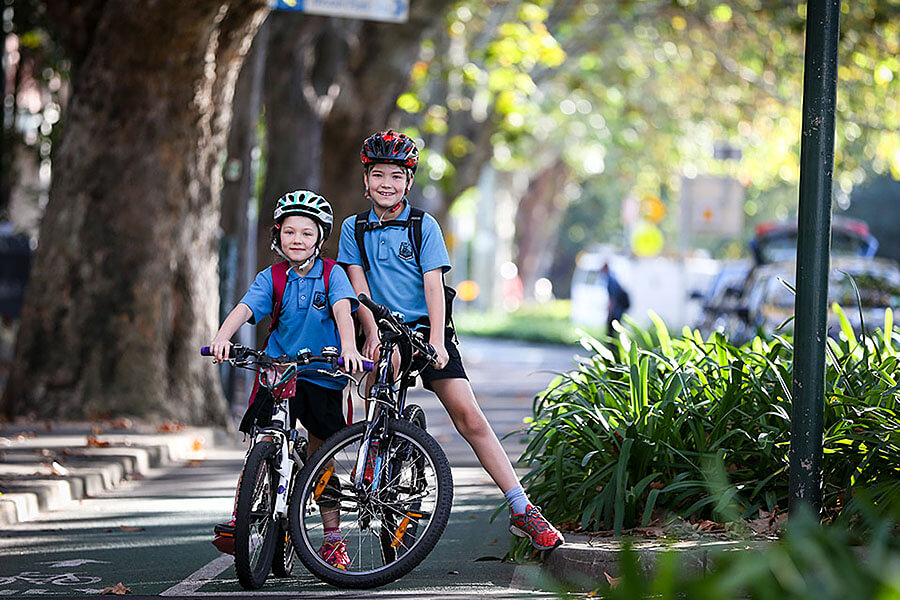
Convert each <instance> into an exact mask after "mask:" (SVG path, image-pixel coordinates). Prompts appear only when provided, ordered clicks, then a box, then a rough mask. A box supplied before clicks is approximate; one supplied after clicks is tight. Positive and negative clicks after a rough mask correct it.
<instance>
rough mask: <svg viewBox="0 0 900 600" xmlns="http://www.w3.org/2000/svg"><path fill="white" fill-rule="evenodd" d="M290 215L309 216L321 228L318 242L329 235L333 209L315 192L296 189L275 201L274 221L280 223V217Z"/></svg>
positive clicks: (331, 226)
mask: <svg viewBox="0 0 900 600" xmlns="http://www.w3.org/2000/svg"><path fill="white" fill-rule="evenodd" d="M291 215H300V216H303V217H309V218H310V219H312V220H313V221H315V222H316V223H318V224H319V226H320V227H321V228H322V231H321V233H322V236H321V239H320V240H319V244H322V243H324V242H325V240H327V239H328V236H329V235H331V229H332V228H333V227H334V211H333V210H332V209H331V205H330V204H328V200H326V199H325V198H323V197H322V196H320V195H318V194H316V193H315V192H310V191H307V190H297V191H296V192H289V193H287V194H285V195H284V196H282V197H281V198H279V199H278V202H276V203H275V223H281V221H282V219H284V218H285V217H289V216H291Z"/></svg>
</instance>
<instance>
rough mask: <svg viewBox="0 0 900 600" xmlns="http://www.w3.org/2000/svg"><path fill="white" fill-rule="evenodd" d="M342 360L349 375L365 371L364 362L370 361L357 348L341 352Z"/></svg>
mask: <svg viewBox="0 0 900 600" xmlns="http://www.w3.org/2000/svg"><path fill="white" fill-rule="evenodd" d="M341 358H343V359H344V370H345V371H347V372H348V373H354V372H358V371H362V370H363V361H364V360H369V359H368V358H366V357H365V356H363V355H362V354H360V353H359V352H357V351H356V348H348V349H347V350H344V351H343V352H341Z"/></svg>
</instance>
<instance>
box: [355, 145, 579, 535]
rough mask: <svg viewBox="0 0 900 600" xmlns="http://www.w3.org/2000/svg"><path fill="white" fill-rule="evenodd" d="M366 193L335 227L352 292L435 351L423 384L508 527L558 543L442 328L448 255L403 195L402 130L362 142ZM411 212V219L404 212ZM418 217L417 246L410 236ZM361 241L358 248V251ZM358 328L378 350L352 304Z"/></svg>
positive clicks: (406, 150)
mask: <svg viewBox="0 0 900 600" xmlns="http://www.w3.org/2000/svg"><path fill="white" fill-rule="evenodd" d="M360 159H361V161H362V163H363V166H364V168H365V172H364V174H363V183H364V184H365V193H366V199H367V200H369V201H370V202H371V203H372V208H371V210H370V211H368V215H367V216H365V213H363V215H364V218H365V222H363V221H362V220H360V221H359V225H357V217H355V216H353V217H350V218H348V219H346V220H345V221H344V223H343V225H342V226H341V239H340V245H339V249H338V259H337V260H338V263H339V264H342V265H346V266H347V274H348V275H349V277H350V283H352V284H353V289H354V290H356V293H357V294H360V293H365V294H368V295H369V296H370V297H371V298H372V299H373V300H374V301H375V302H378V303H380V304H383V305H385V306H387V307H388V308H389V309H391V310H392V311H399V312H400V313H402V314H403V318H404V320H405V321H406V323H408V324H412V326H414V327H416V328H417V329H419V330H420V331H423V333H424V334H425V335H426V337H427V339H428V341H429V343H430V344H431V345H432V346H434V349H435V350H436V352H437V364H436V365H435V366H429V367H426V368H425V369H424V370H423V371H422V373H421V375H422V383H423V385H424V386H425V388H426V389H428V390H431V391H433V392H434V393H436V394H437V396H438V398H439V399H440V401H441V403H442V404H443V405H444V407H445V408H446V409H447V412H448V413H449V414H450V418H451V419H452V420H453V424H454V426H455V427H456V429H457V431H459V433H460V435H462V436H463V438H465V440H466V441H467V442H468V443H469V445H470V446H471V447H472V450H474V451H475V454H476V456H478V460H479V461H480V462H481V465H482V466H483V467H484V469H485V470H486V471H487V472H488V474H489V475H490V476H491V478H492V479H493V480H494V483H496V484H497V486H498V487H499V488H500V490H501V491H502V492H503V495H504V496H505V497H506V500H507V502H508V503H509V506H510V512H511V514H510V531H511V532H512V533H513V534H515V535H518V536H520V537H529V538H531V543H532V545H533V546H534V547H535V548H537V549H539V550H549V549H551V548H555V547H557V546H559V545H560V544H562V543H563V542H564V540H563V537H562V535H561V534H560V533H559V531H557V530H556V528H554V527H553V525H551V524H550V523H549V522H548V521H547V520H546V519H545V518H544V517H543V515H541V512H540V509H539V508H538V507H536V506H534V505H532V504H531V503H530V502H529V501H528V498H527V496H526V495H525V492H524V491H523V490H522V486H521V485H520V484H519V480H518V478H517V477H516V474H515V472H514V471H513V467H512V464H510V462H509V459H508V458H507V456H506V453H505V452H504V451H503V447H502V446H501V445H500V441H499V440H498V439H497V436H496V434H494V432H493V430H492V429H491V426H490V424H489V423H488V421H487V419H486V418H485V416H484V413H483V412H482V411H481V408H480V407H479V406H478V402H477V401H476V400H475V394H474V393H473V392H472V388H471V386H470V385H469V381H468V377H467V376H466V372H465V369H464V368H463V364H462V360H461V358H460V355H459V351H458V350H457V348H456V344H455V343H454V342H453V340H452V337H453V331H452V329H450V328H449V327H446V322H445V319H446V318H445V315H446V311H447V308H448V307H446V306H445V298H444V273H445V272H446V271H448V270H449V269H450V259H449V257H448V255H447V248H446V246H445V245H444V239H443V236H442V234H441V229H440V226H439V225H438V223H437V221H436V220H435V219H434V217H432V216H431V215H429V214H427V213H423V212H421V211H416V210H413V209H412V207H410V206H409V203H408V202H407V200H406V195H407V193H408V192H409V190H410V188H411V187H412V183H413V178H414V175H415V171H416V166H417V165H418V159H419V151H418V149H417V148H416V145H415V143H414V142H413V141H412V140H411V139H410V138H409V137H407V136H405V135H403V134H401V133H397V132H395V131H392V130H389V131H385V132H382V133H376V134H374V135H372V136H370V137H369V138H368V139H366V141H365V142H364V143H363V146H362V152H361V153H360ZM411 217H412V219H411ZM417 218H418V219H421V240H420V241H421V247H420V248H415V247H413V246H414V244H415V243H416V242H417V240H415V239H414V238H415V237H417V236H415V235H411V234H410V231H411V228H412V227H413V225H412V223H413V222H414V221H415V219H417ZM359 242H362V244H363V249H364V250H365V255H363V254H362V253H361V252H360V245H359ZM357 316H358V317H359V321H360V323H361V328H362V330H363V333H364V335H365V344H364V346H363V350H362V353H363V354H365V355H366V356H377V355H378V346H379V340H378V328H377V325H376V323H375V319H374V317H373V316H372V313H371V311H369V310H368V309H366V308H365V307H363V306H361V307H360V308H359V310H358V311H357Z"/></svg>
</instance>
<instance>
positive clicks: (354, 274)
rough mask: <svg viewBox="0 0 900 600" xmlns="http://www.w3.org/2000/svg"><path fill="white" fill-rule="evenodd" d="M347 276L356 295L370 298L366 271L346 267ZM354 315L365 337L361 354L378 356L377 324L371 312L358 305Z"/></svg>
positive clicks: (358, 267)
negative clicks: (357, 318)
mask: <svg viewBox="0 0 900 600" xmlns="http://www.w3.org/2000/svg"><path fill="white" fill-rule="evenodd" d="M347 276H348V277H349V278H350V285H352V286H353V291H355V292H356V294H357V295H359V294H365V295H367V296H369V297H370V298H371V297H372V293H371V292H370V291H369V282H368V281H367V280H366V271H365V270H364V269H363V268H362V267H361V266H359V265H347ZM356 314H357V316H358V317H359V321H360V323H361V324H362V331H363V334H364V335H365V336H366V341H365V343H364V344H363V349H362V353H363V354H364V355H366V356H378V346H380V345H381V341H380V340H379V338H378V324H377V323H376V322H375V317H374V315H372V311H371V310H369V309H368V308H366V307H365V306H362V305H360V306H359V308H357V309H356Z"/></svg>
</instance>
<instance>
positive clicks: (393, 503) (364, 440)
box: [289, 294, 453, 588]
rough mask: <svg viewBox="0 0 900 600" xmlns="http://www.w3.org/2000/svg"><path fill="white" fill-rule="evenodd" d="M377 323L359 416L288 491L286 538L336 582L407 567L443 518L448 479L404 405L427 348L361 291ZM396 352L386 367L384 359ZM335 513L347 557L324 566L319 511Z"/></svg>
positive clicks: (357, 582) (390, 577)
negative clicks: (369, 380) (375, 352)
mask: <svg viewBox="0 0 900 600" xmlns="http://www.w3.org/2000/svg"><path fill="white" fill-rule="evenodd" d="M359 300H360V302H362V303H363V304H364V305H365V306H366V307H368V308H369V309H370V310H371V311H372V313H373V314H374V316H375V319H376V321H377V323H378V328H379V333H380V339H381V350H380V353H379V357H378V360H377V362H376V363H375V368H374V374H375V378H374V379H375V381H374V384H373V385H372V387H371V389H370V391H369V393H368V396H367V411H366V412H367V415H366V420H365V421H363V422H360V423H356V424H354V425H351V426H349V427H346V428H344V429H342V430H341V431H339V432H337V433H335V434H334V435H333V436H331V437H330V438H328V440H327V441H326V442H325V443H324V444H323V445H322V446H321V447H320V448H319V449H318V450H317V451H316V452H315V454H313V456H311V457H310V458H309V460H308V461H307V463H306V465H305V466H304V467H303V469H302V470H301V472H300V474H299V475H298V477H297V484H296V487H295V490H294V493H293V494H292V495H291V505H290V510H289V514H290V525H291V537H292V539H293V542H294V547H295V548H296V550H297V554H298V556H299V557H300V560H301V561H302V562H303V564H304V565H306V567H307V568H308V569H309V570H310V572H312V573H313V574H314V575H315V576H316V577H318V578H320V579H322V580H323V581H326V582H328V583H330V584H332V585H335V586H338V587H343V588H372V587H376V586H380V585H384V584H386V583H390V582H391V581H394V580H396V579H398V578H400V577H402V576H403V575H405V574H407V573H408V572H409V571H411V570H412V569H413V568H414V567H415V566H416V565H418V564H419V563H420V562H422V560H424V559H425V557H426V556H427V555H428V553H429V552H431V550H432V549H433V548H434V546H435V544H437V542H438V540H439V539H440V537H441V534H442V533H443V532H444V528H445V527H446V525H447V521H448V520H449V518H450V506H451V504H452V503H453V478H452V475H451V473H450V464H449V462H448V461H447V457H446V455H445V454H444V452H443V450H441V447H440V445H439V444H438V443H437V441H435V439H434V438H432V437H431V436H430V435H428V433H426V431H425V414H424V413H423V412H422V409H421V408H420V407H418V406H416V405H413V404H410V405H407V404H406V393H407V389H408V387H409V385H410V384H411V383H412V382H413V381H414V378H415V376H416V375H417V374H418V370H419V369H421V368H423V367H424V366H426V365H427V364H429V363H431V362H433V360H434V357H435V353H434V348H432V347H431V346H430V345H429V344H428V343H427V342H426V341H425V339H424V337H423V336H422V335H421V334H420V333H418V332H416V331H413V330H411V329H410V328H409V327H407V326H406V325H404V324H403V322H402V321H401V319H400V318H399V317H397V316H396V315H393V314H391V312H390V311H389V310H388V309H387V308H385V307H384V306H381V305H379V304H376V303H374V302H372V301H371V300H370V299H369V298H368V297H366V296H365V295H364V294H360V296H359ZM395 349H396V350H399V355H400V357H401V360H400V365H399V368H398V372H396V373H395V371H394V365H393V363H392V360H391V357H392V356H393V354H394V351H395ZM323 512H328V513H330V514H331V515H333V514H334V513H335V512H337V513H338V514H339V516H340V526H341V538H342V541H343V542H344V544H345V546H346V551H347V555H348V556H349V558H350V564H349V565H347V566H346V568H345V569H342V568H337V567H334V566H332V565H331V564H329V562H328V561H327V560H326V559H325V557H323V556H321V555H320V553H319V549H320V548H321V547H322V545H323V542H324V540H325V533H324V525H323V519H322V518H321V515H322V513H323Z"/></svg>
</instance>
